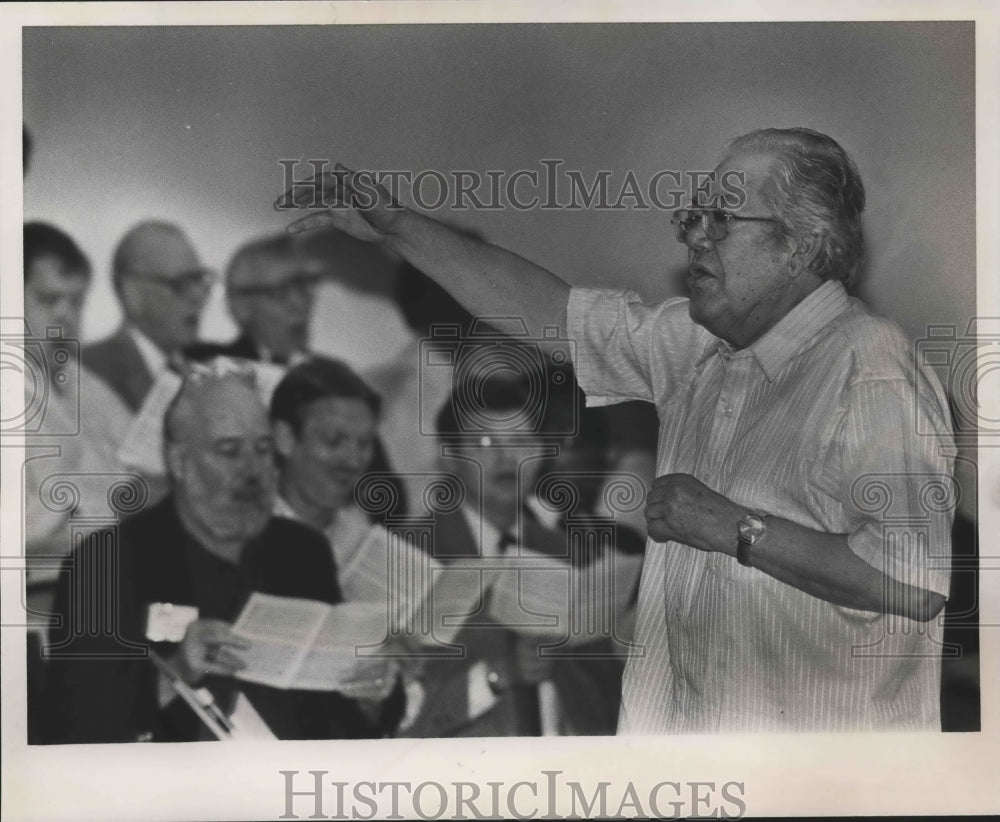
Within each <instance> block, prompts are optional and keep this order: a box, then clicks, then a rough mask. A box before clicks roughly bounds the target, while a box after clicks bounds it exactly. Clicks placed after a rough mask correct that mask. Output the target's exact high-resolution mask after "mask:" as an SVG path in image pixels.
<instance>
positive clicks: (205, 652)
mask: <svg viewBox="0 0 1000 822" xmlns="http://www.w3.org/2000/svg"><path fill="white" fill-rule="evenodd" d="M249 647H250V645H249V644H248V643H247V642H246V641H245V640H242V639H239V638H238V637H236V636H234V635H233V632H232V628H231V627H230V625H229V623H228V622H223V621H222V620H220V619H197V620H195V621H194V622H192V623H191V624H190V625H189V626H188V629H187V632H186V633H185V634H184V639H183V641H182V642H181V647H180V650H179V651H178V652H177V655H176V656H175V657H174V660H173V662H174V667H175V668H176V669H177V672H178V673H179V674H180V675H181V677H182V678H183V679H184V681H185V682H187V683H188V684H189V685H196V684H197V683H199V682H200V681H201V680H202V679H203V678H204V677H205V675H206V674H217V675H219V676H232V675H233V674H235V673H236V672H237V671H239V670H240V669H241V668H243V667H244V664H245V663H244V662H243V658H242V656H241V655H240V652H241V651H245V650H247V649H248V648H249Z"/></svg>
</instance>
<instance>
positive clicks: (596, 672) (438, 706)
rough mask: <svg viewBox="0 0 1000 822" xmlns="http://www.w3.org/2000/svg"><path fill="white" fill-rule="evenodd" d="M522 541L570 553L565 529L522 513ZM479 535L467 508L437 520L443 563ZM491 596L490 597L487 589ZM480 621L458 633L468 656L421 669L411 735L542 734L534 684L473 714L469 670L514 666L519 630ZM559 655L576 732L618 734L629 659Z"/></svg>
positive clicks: (556, 666) (557, 666)
mask: <svg viewBox="0 0 1000 822" xmlns="http://www.w3.org/2000/svg"><path fill="white" fill-rule="evenodd" d="M522 527H523V534H522V541H523V543H524V544H525V545H526V546H528V547H530V548H532V549H533V550H535V551H539V552H541V553H545V554H549V555H550V556H555V557H562V558H567V559H568V558H569V550H568V548H567V542H566V538H565V534H564V532H562V531H558V530H552V529H549V528H546V527H544V526H542V525H540V524H539V523H538V522H537V521H536V520H534V519H533V518H532V517H530V515H525V517H524V518H523V525H522ZM475 545H476V540H475V539H474V538H473V535H472V532H471V529H470V528H469V525H468V522H467V521H466V519H465V517H464V516H463V515H462V513H461V511H458V512H456V513H454V514H448V515H443V516H439V517H437V518H436V520H435V541H434V546H433V556H434V557H435V558H436V559H437V560H439V561H440V562H441V563H442V564H443V565H448V564H450V563H454V562H455V561H456V560H458V559H459V558H461V557H470V556H476V554H475V553H470V550H472V551H474V550H475V549H474V546H475ZM486 596H487V597H488V596H489V593H488V592H487V594H486ZM475 621H476V622H477V623H480V622H485V623H486V624H484V625H481V626H480V625H476V626H475V627H470V626H466V627H464V628H462V630H461V631H459V633H458V635H457V636H456V637H455V640H454V641H455V643H457V644H460V645H461V646H462V647H463V648H464V649H465V653H464V656H463V657H461V658H458V657H451V658H439V659H432V660H430V661H429V662H428V663H427V665H426V667H425V668H424V670H423V673H422V675H421V684H422V685H423V687H424V691H425V698H424V703H423V707H422V709H421V712H420V714H419V715H418V717H417V720H416V721H415V722H414V724H413V725H411V726H410V727H409V728H408V729H407V730H406V731H405V733H404V734H402V735H405V736H410V737H435V736H436V737H441V736H533V735H537V734H538V732H539V731H538V716H537V710H538V708H537V702H535V701H534V700H533V696H532V688H533V686H530V685H527V686H525V685H522V686H515V687H514V688H512V689H510V690H505V691H502V692H501V693H500V694H498V697H499V699H498V702H497V704H496V705H494V706H493V707H492V708H491V709H490V710H489V711H487V712H486V713H485V714H483V715H481V716H479V717H477V718H476V719H474V720H471V721H470V720H469V719H468V691H467V677H468V673H469V669H470V668H471V667H472V666H473V665H474V664H476V663H477V662H479V661H485V662H486V663H487V664H488V665H489V666H490V667H502V666H505V665H509V664H510V661H511V654H512V646H513V642H514V640H515V638H516V634H514V633H513V632H512V631H508V630H506V629H504V628H503V627H502V626H500V625H498V624H496V623H494V622H491V621H489V619H488V618H487V617H485V614H484V613H482V612H481V613H477V614H476V615H475ZM582 650H583V651H584V653H583V654H580V655H578V654H577V653H576V652H574V653H573V655H571V656H568V657H565V658H560V659H557V660H555V661H554V663H553V665H552V682H553V683H554V684H555V686H556V690H557V693H558V696H559V702H560V709H561V711H562V712H563V715H564V716H565V717H566V719H567V720H568V722H569V724H570V726H571V727H572V728H573V729H574V730H575V732H576V733H583V734H613V733H614V732H615V725H616V722H617V719H618V704H619V697H620V693H621V670H622V667H623V665H622V662H621V661H620V660H614V659H601V658H598V657H595V655H594V654H595V652H596V651H599V649H597V648H594V647H587V648H584V649H582Z"/></svg>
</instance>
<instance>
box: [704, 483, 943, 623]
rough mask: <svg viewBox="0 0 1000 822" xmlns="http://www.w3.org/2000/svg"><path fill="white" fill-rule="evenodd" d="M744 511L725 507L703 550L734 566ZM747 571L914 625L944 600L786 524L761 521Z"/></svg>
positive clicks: (835, 540)
mask: <svg viewBox="0 0 1000 822" xmlns="http://www.w3.org/2000/svg"><path fill="white" fill-rule="evenodd" d="M744 513H745V511H744V510H743V509H742V508H741V507H740V506H738V505H736V504H735V503H729V504H728V506H727V512H726V513H724V514H723V515H722V516H721V517H720V518H719V520H718V521H717V523H716V525H715V526H714V527H712V528H711V529H710V530H709V532H708V533H709V535H710V536H709V539H708V540H706V546H705V547H706V548H709V546H710V548H709V550H714V551H720V552H722V553H725V554H728V555H729V556H731V557H733V562H735V561H736V559H735V557H736V544H737V540H736V524H737V522H738V521H739V519H740V518H741V517H742V516H743V515H744ZM751 557H752V560H751V561H752V564H753V567H754V568H755V569H756V570H757V571H759V572H761V573H764V574H767V575H769V576H772V577H774V578H775V579H777V580H780V581H781V582H784V583H786V584H788V585H791V586H792V587H794V588H797V589H798V590H800V591H804V592H805V593H807V594H810V595H812V596H814V597H818V598H819V599H822V600H824V601H826V602H831V603H833V604H834V605H841V606H844V607H845V608H856V609H858V610H863V611H875V612H878V613H890V614H898V615H900V616H905V617H908V618H910V619H914V620H918V621H921V622H923V621H926V620H929V619H932V618H933V617H934V616H936V615H937V614H938V613H939V612H940V610H941V608H943V607H944V597H942V596H941V595H940V594H938V593H935V592H933V591H928V590H925V589H923V588H917V587H915V586H912V585H907V584H905V583H902V582H898V581H897V580H895V579H893V578H892V577H890V576H888V575H886V574H885V573H883V572H882V571H880V570H879V569H878V568H875V567H873V566H871V565H869V564H868V563H867V562H865V561H864V560H863V559H861V558H860V557H859V556H857V555H856V554H855V553H854V552H853V551H852V550H851V548H850V545H849V544H848V541H847V535H846V534H828V533H824V532H822V531H816V530H814V529H811V528H806V527H805V526H803V525H799V524H798V523H795V522H791V521H790V520H787V519H782V518H780V517H776V516H771V517H768V519H767V534H766V536H765V537H764V538H763V539H761V540H759V541H758V542H757V543H755V544H754V545H753V547H752V549H751Z"/></svg>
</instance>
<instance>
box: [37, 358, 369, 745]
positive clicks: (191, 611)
mask: <svg viewBox="0 0 1000 822" xmlns="http://www.w3.org/2000/svg"><path fill="white" fill-rule="evenodd" d="M222 362H225V361H217V363H222ZM217 363H213V364H212V365H211V366H196V367H195V368H196V370H195V371H194V372H193V373H192V374H191V375H189V376H188V379H187V380H186V382H185V384H184V386H183V387H182V388H181V390H180V393H179V394H178V395H177V397H176V399H175V400H174V402H173V404H172V405H171V407H170V409H169V410H168V412H167V415H166V419H165V422H164V428H165V440H166V444H165V451H166V454H165V456H166V461H167V465H168V468H169V472H170V479H171V483H172V492H171V494H170V496H168V497H167V498H166V499H165V500H164V501H163V502H161V503H160V504H159V505H157V506H155V507H154V508H152V509H150V510H147V511H144V512H142V513H141V514H139V515H137V516H135V517H133V518H132V519H130V520H126V521H125V522H124V523H123V524H122V525H121V527H120V529H119V533H118V555H117V557H115V558H114V560H113V561H114V562H115V563H116V564H117V571H118V585H117V587H116V588H113V589H112V590H111V591H107V590H105V586H104V585H103V584H102V581H103V578H102V577H99V576H97V574H98V573H99V572H101V571H102V570H106V566H104V565H102V564H101V563H102V556H103V554H102V547H103V546H104V545H106V544H107V541H104V542H101V541H94V542H92V543H90V544H85V545H82V546H80V547H79V548H78V549H77V550H76V551H75V552H74V555H73V556H72V558H71V559H70V561H69V564H68V565H67V568H66V570H65V572H64V573H63V575H62V577H63V579H62V581H61V585H60V589H59V592H58V594H57V599H56V611H57V613H59V614H60V615H61V616H62V630H61V631H54V632H53V637H52V639H53V648H52V652H53V654H54V655H55V656H54V658H53V659H52V660H51V663H52V669H51V675H50V678H49V684H50V686H51V687H50V689H49V694H48V700H47V701H48V705H47V710H48V720H49V722H48V733H47V734H46V738H47V741H50V742H118V741H123V742H127V741H136V740H150V739H152V740H156V741H160V740H163V741H189V740H196V739H200V738H211V737H210V736H209V735H208V733H207V731H206V728H205V727H203V726H202V725H201V724H200V723H199V721H198V716H197V712H195V711H192V710H191V709H189V708H188V707H187V706H186V705H185V704H184V703H183V702H182V700H181V699H179V698H177V695H176V694H175V693H174V690H177V691H178V693H180V694H181V696H184V695H185V693H186V691H185V690H184V687H183V686H184V685H185V684H186V685H187V686H189V687H190V688H204V689H206V690H207V693H209V694H211V695H212V696H213V697H214V704H215V709H217V710H218V711H220V712H222V713H225V714H229V713H231V712H232V711H233V710H234V709H241V706H243V707H242V709H241V712H242V715H243V716H251V717H253V722H254V723H256V721H257V720H258V719H262V720H263V722H264V723H265V724H266V726H267V727H268V728H269V729H270V731H271V732H272V733H273V734H274V735H275V736H277V737H279V738H282V739H336V738H357V737H369V736H378V735H380V732H379V730H378V728H376V727H373V726H372V725H371V724H370V723H369V722H368V720H367V719H366V718H365V716H364V714H363V713H362V711H361V710H360V708H359V706H358V704H357V703H356V701H355V700H353V699H350V698H348V697H347V696H344V695H343V694H341V693H338V692H336V691H306V690H297V689H293V688H290V689H287V690H286V689H281V688H278V687H271V686H269V685H263V684H258V683H255V682H246V681H240V680H238V679H237V678H236V677H235V675H236V674H238V672H239V671H240V669H241V668H242V667H243V666H244V663H245V656H244V654H245V653H246V651H247V647H248V646H247V643H246V642H245V641H244V640H241V639H240V638H238V636H237V635H236V634H234V632H233V630H232V628H231V623H232V622H233V621H234V619H235V618H236V617H237V615H238V614H239V613H240V611H241V609H242V608H243V606H244V603H245V602H246V601H247V599H248V598H249V596H250V595H251V594H252V593H254V592H260V593H263V594H270V595H273V596H279V597H291V598H302V599H309V600H317V601H319V602H323V603H328V604H331V605H333V604H337V603H338V602H340V600H341V594H340V588H339V585H338V581H337V576H336V571H335V566H334V563H333V560H332V558H331V556H330V551H329V549H328V547H327V545H326V542H325V540H324V539H323V538H322V537H321V536H320V535H319V534H316V533H315V532H313V531H312V530H311V529H309V528H307V527H305V526H303V525H300V524H299V523H295V522H291V521H288V520H285V519H280V518H276V517H273V516H272V514H271V511H272V506H273V504H274V494H275V486H276V476H275V473H276V471H275V466H274V461H273V451H274V447H273V440H272V436H271V428H270V424H269V421H268V419H267V413H266V411H265V409H264V406H263V403H262V402H261V400H260V398H259V396H258V393H257V389H256V387H255V386H254V385H253V383H252V377H251V375H250V374H249V373H241V372H239V371H233V370H229V371H226V370H223V369H222V368H220V367H219V365H218V364H217ZM109 539H111V537H110V536H109ZM108 578H109V579H110V578H112V577H108ZM99 608H100V609H105V610H106V612H108V613H114V612H117V615H118V618H117V620H116V621H115V623H114V624H112V625H109V624H108V621H105V622H103V623H102V624H101V625H100V626H99V628H100V629H101V630H88V628H91V627H92V626H88V625H81V624H80V619H82V618H84V617H81V614H86V613H92V612H94V611H95V610H97V609H99ZM147 647H148V648H150V649H152V651H153V652H155V653H156V654H157V655H158V656H159V658H160V659H161V660H162V661H164V662H165V663H166V665H167V666H169V668H166V667H164V668H163V669H162V673H158V669H157V668H156V667H154V665H153V664H152V663H151V661H150V659H147V658H146V654H145V653H144V649H146V648H147ZM171 681H173V683H175V684H174V686H173V687H171ZM178 685H179V687H178ZM246 703H249V706H250V709H252V712H251V711H249V710H248V709H247V708H246ZM215 709H213V710H215ZM238 712H240V710H238ZM206 725H207V723H206ZM208 727H211V726H210V725H208ZM223 727H225V726H223Z"/></svg>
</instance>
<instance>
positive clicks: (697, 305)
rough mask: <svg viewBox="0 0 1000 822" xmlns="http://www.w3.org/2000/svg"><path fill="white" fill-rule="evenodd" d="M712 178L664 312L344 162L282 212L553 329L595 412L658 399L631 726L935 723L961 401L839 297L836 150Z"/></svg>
mask: <svg viewBox="0 0 1000 822" xmlns="http://www.w3.org/2000/svg"><path fill="white" fill-rule="evenodd" d="M734 175H735V176H734ZM734 179H739V180H740V181H741V182H742V193H743V195H744V196H742V197H735V198H733V197H732V194H733V191H732V185H731V183H732V182H733V180H734ZM715 182H716V183H717V184H720V188H719V189H718V190H717V191H713V192H711V193H712V194H713V195H715V196H714V197H713V198H712V199H711V200H710V201H709V202H707V203H705V202H701V203H697V202H696V203H695V207H691V208H688V209H683V210H681V211H680V212H678V213H677V214H675V216H674V225H675V229H676V232H677V239H678V240H680V241H681V242H683V243H684V244H685V245H686V246H687V250H688V263H689V275H688V286H689V289H690V298H689V299H673V300H667V301H666V302H663V303H661V304H659V305H646V304H644V303H642V301H641V300H640V298H639V296H638V295H637V294H636V293H634V292H630V291H622V290H590V289H580V288H571V286H570V285H569V284H567V283H566V282H564V281H563V280H561V279H559V278H558V277H556V276H555V275H553V274H551V273H550V272H548V271H546V270H544V269H542V268H539V267H538V266H535V265H533V264H532V263H529V262H528V261H526V260H524V259H522V258H521V257H518V256H517V255H515V254H512V253H510V252H507V251H504V250H502V249H499V248H496V247H494V246H489V245H486V244H483V243H480V242H475V241H473V240H470V239H469V238H466V237H461V236H459V235H457V234H455V233H454V232H452V231H450V230H449V229H448V228H446V227H445V226H443V225H441V224H440V223H438V222H436V221H434V220H431V219H430V218H428V217H426V216H424V215H422V214H418V213H415V212H414V211H412V210H410V209H408V208H404V207H402V206H400V205H398V204H395V203H392V201H391V199H390V197H389V195H388V192H386V191H385V190H384V189H382V188H377V187H375V186H373V185H371V181H370V180H363V179H360V178H359V177H358V176H357V175H352V174H351V173H349V172H347V171H346V169H342V168H339V167H338V169H337V171H336V172H328V173H327V174H325V175H323V176H322V177H321V178H319V179H317V180H316V181H315V186H314V189H313V190H310V189H309V188H308V187H307V186H297V187H296V188H295V189H293V190H292V191H291V192H289V193H287V194H286V195H285V196H284V197H282V198H281V199H280V200H279V201H278V203H277V206H278V207H279V208H282V207H293V206H310V205H314V201H315V200H316V199H317V198H316V194H317V191H319V192H321V193H322V194H323V198H324V200H325V203H324V205H327V206H328V205H331V204H336V205H338V206H342V205H343V204H347V205H349V206H353V207H349V208H344V207H336V208H325V207H324V208H323V210H320V211H315V212H314V213H312V214H309V215H307V216H305V217H304V218H302V219H301V220H300V221H299V222H298V223H297V224H296V228H298V229H300V230H301V229H309V228H312V227H317V226H321V225H329V224H334V225H336V226H338V227H340V228H342V229H344V230H347V231H349V232H351V233H352V234H354V235H355V236H357V237H361V238H365V239H368V240H371V241H378V242H381V243H384V244H385V246H386V247H388V248H389V249H391V250H393V251H395V252H397V253H399V254H401V255H402V256H404V257H405V258H406V259H407V260H408V261H409V262H411V263H412V264H413V265H414V266H416V267H417V268H419V269H421V270H422V271H424V272H426V273H427V274H429V275H430V276H432V277H433V278H434V279H436V280H437V281H438V282H440V283H441V284H442V285H444V286H445V287H446V288H448V289H449V290H450V291H451V292H452V293H453V294H454V295H455V296H456V298H457V299H459V300H460V301H461V302H462V303H463V304H464V305H466V306H467V307H468V308H469V309H470V310H471V311H473V312H474V313H477V314H481V315H482V314H492V315H507V316H510V315H514V314H517V315H521V316H523V317H524V318H525V319H526V321H527V323H528V325H529V327H530V328H531V329H532V330H533V331H534V332H536V333H538V332H539V331H540V329H542V328H543V327H544V326H546V325H552V324H554V323H558V324H560V325H561V326H562V327H563V328H564V329H565V330H566V331H568V334H569V336H570V337H571V338H572V339H574V340H575V341H576V346H577V354H576V362H575V365H576V369H577V376H578V379H579V381H580V384H581V385H582V387H583V388H584V390H585V391H586V392H587V394H588V396H589V399H590V402H592V403H595V404H600V403H612V402H618V401H621V400H626V399H642V400H649V401H652V402H654V403H656V405H657V407H658V410H659V417H660V424H661V429H660V443H659V450H658V465H657V473H658V474H659V476H658V477H657V479H656V480H654V482H653V485H652V488H651V490H650V491H649V494H648V497H647V508H646V517H647V521H648V529H649V538H650V540H651V544H649V545H648V546H647V550H646V561H645V566H644V568H643V573H642V580H641V584H640V592H639V604H638V617H637V627H636V637H635V641H636V642H638V643H640V644H641V645H643V646H644V648H645V651H644V653H643V654H642V655H641V656H636V657H633V658H631V659H630V660H629V663H628V665H627V669H626V672H625V677H624V684H623V705H622V711H621V714H620V718H619V733H705V732H718V731H791V730H798V731H801V730H811V731H836V730H842V731H846V730H855V731H860V730H897V729H898V730H903V729H913V730H917V729H923V730H928V729H940V713H939V686H940V645H939V644H937V643H936V642H935V641H934V637H933V632H932V631H930V630H929V629H930V627H931V625H930V623H929V620H932V619H933V618H934V617H935V616H936V615H937V614H938V613H939V612H940V611H941V609H942V607H943V605H944V602H945V597H946V595H947V591H948V582H949V578H948V573H947V565H948V559H949V556H950V537H949V528H950V523H951V517H952V507H951V506H949V504H948V497H949V495H950V493H951V492H952V490H953V486H952V481H951V478H950V473H951V460H950V457H949V453H950V452H949V448H950V447H951V441H950V426H949V422H948V413H947V404H946V400H945V396H944V394H943V392H942V390H941V388H940V385H939V384H938V382H937V380H936V379H935V377H934V375H933V374H931V373H929V372H927V371H924V370H922V369H920V368H918V367H917V366H916V365H915V364H914V362H913V358H912V356H911V353H910V352H911V349H910V345H909V343H908V342H907V340H906V339H905V337H904V336H903V334H902V333H901V332H900V331H899V329H898V328H897V327H896V326H895V325H893V324H892V323H891V322H889V321H887V320H884V319H882V318H879V317H876V316H874V315H873V314H871V313H870V312H869V310H868V309H867V308H866V307H865V306H864V305H863V304H862V303H861V302H860V301H859V300H857V299H855V298H853V297H851V296H848V293H847V290H846V285H847V284H849V282H850V280H851V278H852V276H853V275H854V274H855V272H856V271H857V270H858V268H859V266H860V261H861V256H862V229H861V212H862V210H863V208H864V203H865V194H864V187H863V184H862V182H861V179H860V175H859V173H858V171H857V168H856V167H855V165H854V163H853V161H852V160H851V159H850V158H849V156H848V155H847V154H846V153H845V152H844V150H843V149H842V148H841V147H840V145H839V144H837V143H836V142H835V141H834V140H832V139H831V138H829V137H827V136H825V135H822V134H819V133H817V132H814V131H811V130H808V129H781V130H779V129H768V130H764V131H758V132H753V133H750V134H747V135H745V136H743V137H741V138H738V139H737V140H736V141H734V142H733V143H732V144H730V146H729V147H728V149H727V151H726V153H725V155H724V158H723V161H722V163H721V164H720V165H719V166H718V167H717V168H716V173H715ZM723 182H726V183H727V187H726V189H723V188H722V187H721V183H723ZM723 192H724V193H725V194H727V195H729V199H726V198H723V197H720V196H719V195H720V194H721V193H723ZM705 206H707V207H705ZM928 495H930V496H931V497H933V498H934V499H931V500H929V499H928ZM938 503H940V504H938ZM899 523H907V524H906V525H905V526H900V525H899Z"/></svg>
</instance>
